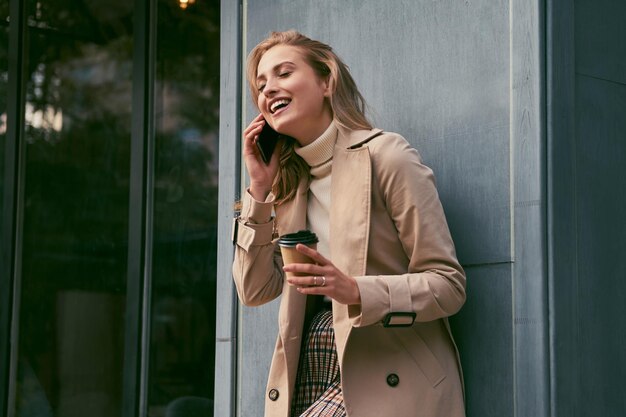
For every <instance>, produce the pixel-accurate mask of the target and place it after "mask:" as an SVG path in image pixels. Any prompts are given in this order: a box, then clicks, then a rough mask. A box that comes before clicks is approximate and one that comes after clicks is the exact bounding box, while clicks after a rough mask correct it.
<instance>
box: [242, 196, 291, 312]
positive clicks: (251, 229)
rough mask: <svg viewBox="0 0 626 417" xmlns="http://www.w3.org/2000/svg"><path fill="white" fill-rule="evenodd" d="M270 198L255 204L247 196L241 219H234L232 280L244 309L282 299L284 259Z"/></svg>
mask: <svg viewBox="0 0 626 417" xmlns="http://www.w3.org/2000/svg"><path fill="white" fill-rule="evenodd" d="M271 200H272V197H271V194H270V197H269V199H268V200H267V201H265V202H259V201H256V200H254V198H252V196H251V195H250V193H248V192H246V193H245V195H244V198H243V205H242V210H241V214H240V216H239V217H238V218H237V219H235V222H236V224H235V232H234V236H233V238H234V241H235V259H234V261H233V278H234V280H235V286H236V287H237V294H238V295H239V299H240V300H241V302H242V303H243V304H244V305H247V306H258V305H261V304H265V303H267V302H269V301H272V300H273V299H275V298H276V297H278V296H279V295H280V293H281V292H282V287H283V270H282V257H281V256H280V250H279V249H278V245H277V243H276V240H272V238H273V233H274V218H273V217H272V207H273V201H271Z"/></svg>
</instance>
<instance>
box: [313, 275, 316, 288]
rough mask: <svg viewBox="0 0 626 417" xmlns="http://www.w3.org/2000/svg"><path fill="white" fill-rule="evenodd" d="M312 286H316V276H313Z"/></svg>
mask: <svg viewBox="0 0 626 417" xmlns="http://www.w3.org/2000/svg"><path fill="white" fill-rule="evenodd" d="M313 286H314V287H317V277H313Z"/></svg>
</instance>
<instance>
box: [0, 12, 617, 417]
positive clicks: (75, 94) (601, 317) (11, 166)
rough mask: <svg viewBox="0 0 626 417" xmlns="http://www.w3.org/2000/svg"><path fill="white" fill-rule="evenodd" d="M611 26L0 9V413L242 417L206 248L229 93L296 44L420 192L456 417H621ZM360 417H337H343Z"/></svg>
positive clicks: (217, 217) (230, 114)
mask: <svg viewBox="0 0 626 417" xmlns="http://www.w3.org/2000/svg"><path fill="white" fill-rule="evenodd" d="M624 20H626V3H624V2H623V1H619V0H594V1H591V0H570V1H557V0H546V1H542V0H531V1H509V0H506V1H505V0H439V1H433V0H393V1H386V2H380V1H375V0H358V1H356V0H354V1H353V0H347V1H337V0H316V1H305V0H295V1H294V0H292V1H285V0H221V2H220V1H217V0H186V1H185V0H135V1H131V2H125V1H121V0H114V1H106V2H103V1H97V0H72V1H59V0H5V1H4V2H2V3H0V218H2V223H1V225H2V226H1V234H0V410H2V411H1V413H2V415H6V416H9V417H18V416H20V417H21V416H38V417H39V416H42V417H47V416H55V417H65V416H77V417H78V416H81V417H82V416H85V415H90V416H99V415H102V416H118V415H119V416H122V417H136V416H137V417H138V416H164V417H171V416H180V415H182V416H187V417H188V416H190V415H194V414H193V413H195V414H197V415H205V416H210V415H215V416H220V417H230V416H233V417H234V416H242V417H248V416H251V417H253V416H259V415H261V414H262V409H263V402H264V398H265V395H266V393H265V379H266V376H267V372H268V367H269V362H270V359H271V352H272V350H273V347H274V343H275V337H276V333H277V323H276V317H277V309H278V302H273V303H270V304H269V305H266V306H262V307H257V308H247V307H242V306H241V305H240V304H239V303H238V301H237V298H236V294H235V291H234V287H233V283H232V279H231V272H230V270H231V263H232V253H233V247H232V242H231V240H230V237H231V224H232V217H233V203H234V202H235V201H236V200H238V199H239V197H240V195H241V193H242V190H243V189H244V188H245V184H246V177H245V170H244V169H243V168H242V163H241V156H240V154H241V149H240V137H241V132H242V130H243V128H244V127H245V126H246V125H247V123H248V122H249V121H250V120H251V119H252V118H253V117H254V116H255V115H256V113H255V110H254V107H253V106H252V104H251V103H250V99H249V97H248V95H247V88H246V86H245V83H244V77H243V69H244V66H245V57H246V55H247V53H248V52H249V51H250V49H251V48H252V47H253V46H254V45H255V44H256V43H257V42H258V41H260V40H261V39H263V38H264V37H265V36H266V35H267V34H268V33H269V32H270V31H271V30H285V29H292V28H293V29H297V30H299V31H301V32H303V33H305V34H307V35H308V36H310V37H313V38H316V39H320V40H322V41H324V42H327V43H329V44H330V45H332V46H333V47H334V49H335V50H336V52H337V53H338V54H339V55H340V56H341V57H342V58H343V59H344V61H345V62H346V63H347V64H348V65H349V66H350V68H351V71H352V74H353V76H354V78H355V80H356V82H357V84H358V85H359V87H360V89H361V91H362V93H363V95H364V96H365V98H366V100H367V101H368V103H369V105H370V107H371V109H372V112H371V116H372V119H373V121H374V122H375V124H376V125H377V126H378V127H380V128H382V129H386V130H391V131H396V132H398V133H400V134H402V135H403V136H405V137H406V138H407V139H408V140H409V141H410V142H411V143H412V144H413V145H414V146H415V147H416V148H417V149H418V150H419V151H420V153H421V154H422V156H423V158H424V160H425V162H426V163H427V164H428V165H429V166H431V167H432V168H433V170H434V172H435V176H436V178H437V184H438V190H439V192H440V197H441V200H442V202H443V205H444V209H445V211H446V215H447V218H448V221H449V224H450V228H451V232H452V235H453V238H454V240H455V242H456V245H457V254H458V257H459V260H460V261H461V263H462V264H463V266H464V268H465V270H466V272H467V276H468V300H467V303H466V305H465V306H464V308H463V309H462V310H461V312H460V313H459V314H457V315H456V316H454V317H453V318H452V320H451V324H452V326H453V332H454V333H455V336H456V340H457V343H458V345H459V348H460V351H461V359H462V363H463V367H464V376H465V384H466V402H467V414H468V416H469V417H477V416H480V417H490V416H494V417H496V416H497V417H501V416H517V417H527V416H528V417H529V416H533V417H535V416H537V417H547V416H553V417H565V416H567V417H570V416H575V417H584V416H592V415H593V416H595V415H603V416H608V417H613V416H615V417H617V416H623V415H624V414H626V400H625V399H624V397H623V395H622V391H623V390H622V389H621V387H622V385H623V380H624V379H626V355H624V354H623V348H622V346H623V342H624V341H625V340H626V324H624V323H623V320H621V317H623V316H624V313H626V311H625V310H626V307H625V304H624V303H623V298H624V293H625V292H626V272H624V271H625V270H626V265H625V264H624V262H625V261H624V259H625V257H624V256H623V253H625V252H626V238H625V237H624V236H626V222H624V221H623V219H624V218H626V209H625V207H626V204H625V203H626V195H625V193H626V191H625V190H626V180H624V176H623V175H622V173H621V171H622V170H623V168H622V166H623V163H624V162H625V161H626V134H625V133H624V132H626V117H624V114H626V25H624V24H623V22H624ZM357 417H359V416H357Z"/></svg>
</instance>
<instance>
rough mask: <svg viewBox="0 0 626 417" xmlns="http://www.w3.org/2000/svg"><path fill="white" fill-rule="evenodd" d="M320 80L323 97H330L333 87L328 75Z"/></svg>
mask: <svg viewBox="0 0 626 417" xmlns="http://www.w3.org/2000/svg"><path fill="white" fill-rule="evenodd" d="M321 82H322V88H323V89H324V97H330V96H331V95H332V93H333V91H332V90H333V89H332V87H331V84H332V83H331V82H330V75H329V76H328V77H326V78H325V79H322V80H321Z"/></svg>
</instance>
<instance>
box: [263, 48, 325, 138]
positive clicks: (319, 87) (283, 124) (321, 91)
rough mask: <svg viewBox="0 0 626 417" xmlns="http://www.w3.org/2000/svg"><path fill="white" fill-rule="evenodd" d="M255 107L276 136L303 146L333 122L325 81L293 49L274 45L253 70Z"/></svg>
mask: <svg viewBox="0 0 626 417" xmlns="http://www.w3.org/2000/svg"><path fill="white" fill-rule="evenodd" d="M256 85H257V88H258V90H259V95H258V97H257V106H258V107H259V110H260V111H261V113H262V114H263V117H264V118H265V120H267V121H268V122H269V124H270V125H271V126H272V127H273V128H274V130H276V131H277V132H279V133H282V134H284V135H288V136H291V137H292V138H294V139H296V140H297V141H298V142H299V143H300V145H302V146H305V145H308V144H309V143H311V142H312V141H314V140H315V139H317V138H318V137H319V136H320V135H321V134H322V133H324V131H325V130H326V128H328V125H329V124H330V123H331V121H332V119H333V115H332V110H331V108H330V105H329V103H328V100H327V97H329V96H330V93H331V92H330V89H329V86H328V80H324V79H321V78H320V77H318V76H317V74H316V73H315V71H314V70H313V68H312V67H311V66H310V65H309V64H308V63H307V62H306V61H305V59H304V57H303V56H302V53H301V52H300V50H299V49H298V48H297V47H294V46H289V45H277V46H274V47H272V48H271V49H269V50H268V51H267V52H265V53H264V54H263V56H262V57H261V60H260V61H259V65H258V66H257V79H256Z"/></svg>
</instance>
